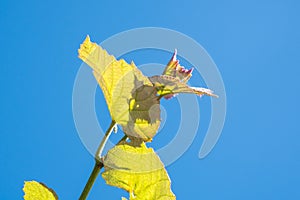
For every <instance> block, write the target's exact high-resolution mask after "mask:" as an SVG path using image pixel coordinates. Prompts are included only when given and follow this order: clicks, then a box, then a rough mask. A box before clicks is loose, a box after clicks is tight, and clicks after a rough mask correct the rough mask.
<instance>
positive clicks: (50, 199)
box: [23, 181, 58, 200]
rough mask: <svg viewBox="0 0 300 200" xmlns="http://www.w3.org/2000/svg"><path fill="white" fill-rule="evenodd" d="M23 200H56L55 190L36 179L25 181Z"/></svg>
mask: <svg viewBox="0 0 300 200" xmlns="http://www.w3.org/2000/svg"><path fill="white" fill-rule="evenodd" d="M23 191H24V193H25V195H24V200H57V199H58V197H57V195H56V194H55V192H54V191H53V190H52V189H50V188H48V187H47V186H46V185H44V184H42V183H39V182H36V181H25V184H24V187H23Z"/></svg>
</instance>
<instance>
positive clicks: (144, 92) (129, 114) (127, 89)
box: [78, 37, 160, 141]
mask: <svg viewBox="0 0 300 200" xmlns="http://www.w3.org/2000/svg"><path fill="white" fill-rule="evenodd" d="M78 53H79V58H81V59H82V60H83V61H84V62H86V63H87V64H88V65H89V66H90V67H91V68H92V69H93V73H94V76H95V78H96V80H97V81H98V83H99V85H100V87H101V89H102V91H103V94H104V97H105V100H106V102H107V105H108V108H109V111H110V114H111V116H112V119H113V120H114V121H115V122H116V123H118V124H120V125H122V127H123V130H124V132H125V133H126V134H127V135H128V137H130V138H131V139H135V138H139V139H142V140H143V141H149V140H151V138H152V137H153V136H154V135H155V134H156V132H157V130H158V128H159V125H160V109H159V100H158V98H157V96H156V89H155V87H153V85H152V83H151V81H150V80H149V79H148V77H146V76H144V75H143V74H142V72H141V71H140V70H138V69H137V67H136V66H135V64H134V63H133V62H132V63H131V64H128V63H127V62H126V61H125V60H123V59H121V60H116V59H115V57H114V56H112V55H109V54H108V53H107V52H106V51H105V50H104V49H102V48H101V47H100V46H99V45H97V44H96V43H93V42H91V41H90V38H89V37H87V38H86V39H85V41H84V42H83V43H82V44H81V45H80V49H79V50H78Z"/></svg>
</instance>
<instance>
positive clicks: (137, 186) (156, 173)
mask: <svg viewBox="0 0 300 200" xmlns="http://www.w3.org/2000/svg"><path fill="white" fill-rule="evenodd" d="M103 164H104V167H105V171H104V172H103V173H102V177H103V178H104V179H105V180H106V183H107V184H109V185H112V186H116V187H119V188H122V189H124V190H126V191H128V192H129V194H130V200H133V199H134V200H154V199H155V200H167V199H169V200H174V199H176V197H175V195H174V194H173V192H172V191H171V186H170V185H171V182H170V179H169V176H168V174H167V172H166V170H165V168H164V165H163V163H162V162H161V160H160V159H159V157H158V156H157V155H156V153H155V152H154V150H153V149H152V148H147V147H146V145H145V143H142V144H141V145H140V146H136V144H134V143H127V142H126V141H123V142H121V143H120V144H118V145H116V146H115V147H114V148H112V149H111V150H109V152H108V154H107V155H106V156H105V158H104V162H103Z"/></svg>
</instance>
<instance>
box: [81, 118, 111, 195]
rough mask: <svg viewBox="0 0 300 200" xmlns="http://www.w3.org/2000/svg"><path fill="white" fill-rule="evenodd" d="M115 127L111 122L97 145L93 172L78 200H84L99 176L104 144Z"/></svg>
mask: <svg viewBox="0 0 300 200" xmlns="http://www.w3.org/2000/svg"><path fill="white" fill-rule="evenodd" d="M115 125H116V122H115V121H112V122H111V124H110V126H109V128H108V129H107V131H106V133H105V135H104V137H103V139H102V140H101V143H100V144H99V147H98V149H97V151H96V153H95V165H94V168H93V171H92V173H91V175H90V177H89V180H88V181H87V183H86V184H85V187H84V189H83V191H82V193H81V195H80V197H79V200H86V198H87V196H88V194H89V193H90V190H91V188H92V186H93V185H94V182H95V180H96V178H97V176H98V175H99V172H100V170H101V169H102V167H103V163H102V162H101V154H102V152H103V149H104V147H105V144H106V142H107V140H108V138H109V136H110V135H111V133H112V130H113V128H114V127H115Z"/></svg>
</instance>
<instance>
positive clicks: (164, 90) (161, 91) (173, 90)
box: [150, 75, 218, 99]
mask: <svg viewBox="0 0 300 200" xmlns="http://www.w3.org/2000/svg"><path fill="white" fill-rule="evenodd" d="M150 81H151V82H152V83H153V84H154V86H155V87H156V89H157V93H158V95H161V96H164V97H165V96H166V98H167V99H169V98H170V97H173V96H174V95H176V94H178V93H192V94H196V95H199V96H202V95H207V96H213V97H218V96H217V95H215V94H213V91H211V90H210V89H207V88H200V87H190V86H188V85H187V84H186V83H184V82H182V81H180V80H179V79H178V78H175V77H171V76H166V75H162V76H152V77H150Z"/></svg>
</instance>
